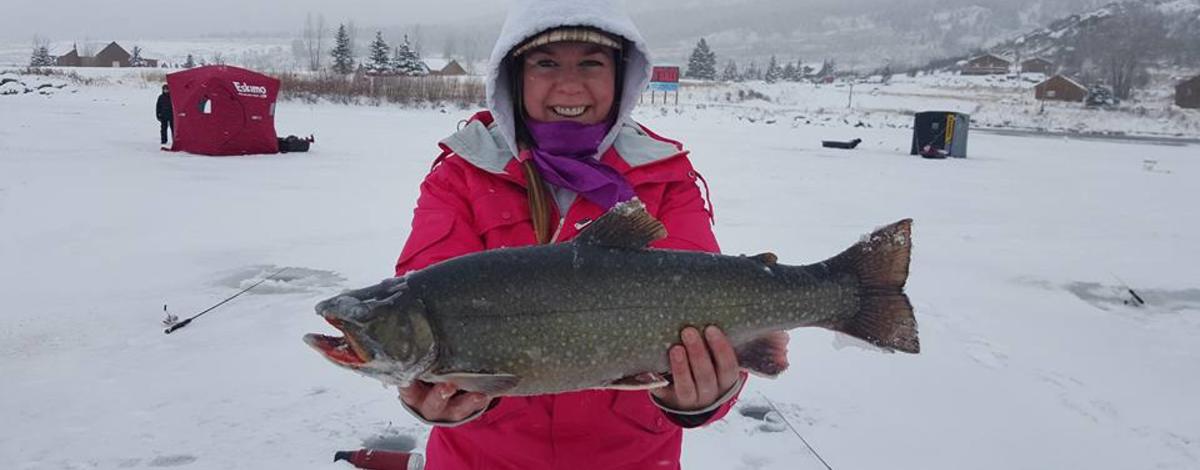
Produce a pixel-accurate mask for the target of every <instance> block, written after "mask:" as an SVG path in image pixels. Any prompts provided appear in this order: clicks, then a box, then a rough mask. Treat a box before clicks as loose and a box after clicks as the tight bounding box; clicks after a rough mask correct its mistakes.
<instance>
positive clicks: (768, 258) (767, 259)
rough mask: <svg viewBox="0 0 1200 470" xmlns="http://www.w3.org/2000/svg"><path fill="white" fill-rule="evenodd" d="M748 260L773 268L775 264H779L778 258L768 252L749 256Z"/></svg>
mask: <svg viewBox="0 0 1200 470" xmlns="http://www.w3.org/2000/svg"><path fill="white" fill-rule="evenodd" d="M750 259H752V260H755V261H758V262H759V263H762V264H765V265H767V266H775V264H776V263H778V262H779V257H778V256H775V253H771V252H769V251H768V252H766V253H759V254H757V255H754V256H751V257H750Z"/></svg>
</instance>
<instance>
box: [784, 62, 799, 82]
mask: <svg viewBox="0 0 1200 470" xmlns="http://www.w3.org/2000/svg"><path fill="white" fill-rule="evenodd" d="M799 77H800V71H799V69H797V68H796V64H793V63H791V62H788V64H787V65H785V66H783V71H782V72H780V74H779V78H782V79H783V80H784V81H787V82H794V81H797V80H799V79H800V78H799Z"/></svg>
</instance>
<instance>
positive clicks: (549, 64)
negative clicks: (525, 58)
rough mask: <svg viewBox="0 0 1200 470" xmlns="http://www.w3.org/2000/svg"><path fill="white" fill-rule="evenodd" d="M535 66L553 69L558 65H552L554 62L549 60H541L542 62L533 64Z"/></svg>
mask: <svg viewBox="0 0 1200 470" xmlns="http://www.w3.org/2000/svg"><path fill="white" fill-rule="evenodd" d="M535 65H537V66H538V67H554V66H556V65H558V64H556V63H554V61H553V60H550V59H542V60H539V61H537V62H535Z"/></svg>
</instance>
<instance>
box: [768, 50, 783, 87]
mask: <svg viewBox="0 0 1200 470" xmlns="http://www.w3.org/2000/svg"><path fill="white" fill-rule="evenodd" d="M780 78H783V69H781V68H779V63H778V62H776V61H775V56H771V62H770V63H768V64H767V72H766V74H764V75H763V80H766V82H767V83H775V82H777V81H779V79H780Z"/></svg>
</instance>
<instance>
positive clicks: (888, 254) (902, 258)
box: [826, 219, 921, 354]
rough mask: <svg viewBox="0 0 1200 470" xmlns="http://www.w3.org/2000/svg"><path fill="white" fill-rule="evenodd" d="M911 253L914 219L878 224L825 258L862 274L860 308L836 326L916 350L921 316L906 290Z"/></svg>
mask: <svg viewBox="0 0 1200 470" xmlns="http://www.w3.org/2000/svg"><path fill="white" fill-rule="evenodd" d="M911 253H912V219H905V220H901V221H899V222H896V223H894V224H892V225H888V226H887V227H883V228H881V229H879V230H876V231H875V232H874V233H872V234H870V235H868V236H867V237H865V238H864V239H863V240H862V241H861V242H859V243H858V244H856V245H854V246H852V247H850V248H849V249H847V250H846V251H844V252H842V254H840V255H837V256H836V257H834V258H833V259H831V260H829V261H827V262H826V263H827V264H828V265H830V267H832V268H833V269H835V270H837V271H840V272H849V273H852V274H854V275H855V276H856V277H857V278H858V280H859V289H860V290H859V298H860V299H861V302H860V305H859V310H858V312H857V313H855V314H854V315H852V316H850V317H849V318H846V319H844V320H842V321H840V322H838V323H836V324H834V325H832V327H833V329H834V330H837V331H840V332H842V333H846V334H848V335H850V336H853V337H855V338H859V339H862V340H865V341H867V342H870V343H871V344H874V345H876V346H879V347H882V348H886V349H891V350H897V351H903V352H907V353H913V354H916V353H918V352H920V350H921V345H920V342H919V341H918V339H917V320H916V317H914V316H913V308H912V304H911V303H909V301H908V296H907V295H905V294H904V284H905V282H907V281H908V265H909V261H910V259H911Z"/></svg>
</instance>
